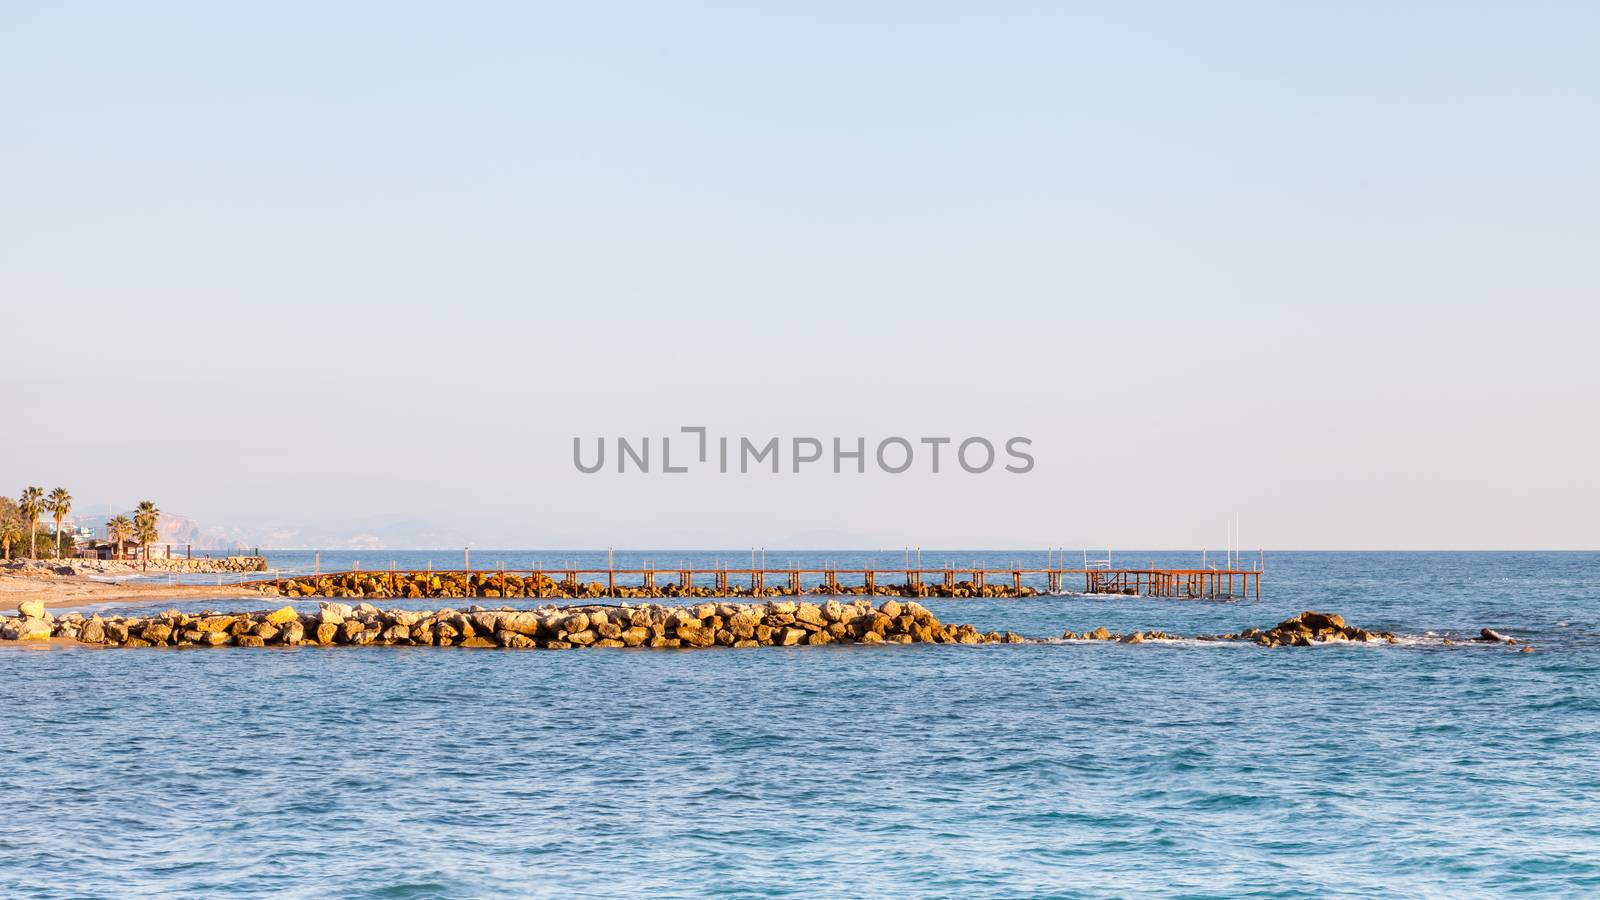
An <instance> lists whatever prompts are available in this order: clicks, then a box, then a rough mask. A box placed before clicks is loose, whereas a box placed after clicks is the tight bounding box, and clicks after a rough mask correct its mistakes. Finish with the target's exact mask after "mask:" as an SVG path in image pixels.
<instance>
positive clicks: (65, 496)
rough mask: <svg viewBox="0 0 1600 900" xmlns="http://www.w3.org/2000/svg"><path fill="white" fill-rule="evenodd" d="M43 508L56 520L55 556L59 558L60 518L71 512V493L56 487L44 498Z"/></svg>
mask: <svg viewBox="0 0 1600 900" xmlns="http://www.w3.org/2000/svg"><path fill="white" fill-rule="evenodd" d="M44 508H45V509H47V510H49V511H50V515H51V516H52V517H54V518H55V520H56V558H57V559H60V558H61V520H62V519H65V518H66V517H67V514H68V513H70V512H72V495H71V494H69V493H67V489H66V488H64V487H58V488H56V489H55V490H53V491H51V492H50V496H48V497H46V498H45V499H44Z"/></svg>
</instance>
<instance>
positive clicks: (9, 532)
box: [0, 486, 161, 562]
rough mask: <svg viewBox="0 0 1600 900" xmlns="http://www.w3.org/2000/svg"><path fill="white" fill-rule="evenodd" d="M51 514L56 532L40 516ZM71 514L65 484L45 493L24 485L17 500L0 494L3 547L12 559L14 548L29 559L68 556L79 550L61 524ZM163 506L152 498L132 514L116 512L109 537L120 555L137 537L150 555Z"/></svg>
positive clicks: (108, 525)
mask: <svg viewBox="0 0 1600 900" xmlns="http://www.w3.org/2000/svg"><path fill="white" fill-rule="evenodd" d="M45 514H48V515H49V516H50V517H51V518H52V519H53V520H54V521H55V526H56V527H55V533H54V534H48V533H45V532H44V529H43V526H41V525H40V523H39V520H40V517H41V516H43V515H45ZM71 514H72V494H70V493H68V492H67V489H66V488H64V487H58V488H56V489H55V490H53V491H51V492H50V493H48V494H47V493H45V491H44V488H41V487H32V486H30V487H25V488H23V489H22V493H21V494H20V495H19V496H18V497H17V499H16V500H12V499H11V498H10V497H0V549H3V551H4V554H5V560H6V561H7V562H9V561H10V560H11V559H12V554H13V552H15V553H16V554H17V555H18V556H22V553H23V551H24V549H25V550H26V551H27V556H26V558H27V559H46V558H52V557H53V558H55V559H65V558H66V557H68V556H71V555H73V554H74V553H76V552H77V544H76V541H75V540H74V539H73V536H72V535H69V534H67V533H66V530H65V529H64V528H62V522H63V521H64V520H65V519H66V518H67V516H69V515H71ZM160 523H161V510H159V509H157V508H156V505H155V503H154V502H152V501H150V500H143V501H140V503H139V507H138V509H136V510H134V513H133V518H132V519H129V518H128V517H127V516H125V515H119V516H113V517H112V518H110V519H108V520H107V521H106V537H107V539H108V540H110V541H112V542H113V543H115V544H116V545H117V559H123V558H124V556H125V554H124V552H123V548H124V546H125V545H126V544H127V543H128V542H129V541H138V542H139V548H140V550H141V552H142V553H143V554H144V559H145V560H146V561H149V559H150V545H151V544H154V543H155V542H156V541H157V540H159V539H160V534H159V530H158V527H157V526H159V525H160Z"/></svg>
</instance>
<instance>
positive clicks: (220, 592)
mask: <svg viewBox="0 0 1600 900" xmlns="http://www.w3.org/2000/svg"><path fill="white" fill-rule="evenodd" d="M260 596H261V593H260V592H259V591H254V590H250V589H247V588H241V587H237V586H234V585H211V584H126V583H124V584H117V583H112V582H105V581H95V580H93V579H91V578H88V577H86V576H82V575H34V574H26V575H24V574H18V573H10V572H7V573H0V604H3V605H4V606H6V607H14V606H16V605H17V604H18V603H22V602H25V601H29V600H37V601H39V602H40V603H43V604H44V606H45V608H46V609H64V608H68V607H78V606H102V605H111V604H118V603H144V602H151V601H156V600H167V599H181V600H198V599H210V598H213V597H216V598H222V597H260Z"/></svg>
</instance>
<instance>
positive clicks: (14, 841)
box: [0, 551, 1600, 897]
mask: <svg viewBox="0 0 1600 900" xmlns="http://www.w3.org/2000/svg"><path fill="white" fill-rule="evenodd" d="M649 555H650V556H651V557H652V558H654V559H655V561H656V565H657V566H658V567H659V568H662V569H669V568H671V567H673V566H675V565H676V564H677V560H678V559H679V558H680V557H682V558H685V559H687V560H688V561H689V562H691V563H695V564H708V563H709V562H710V561H711V560H713V559H716V560H727V561H728V562H730V563H731V564H734V565H739V564H741V563H747V562H748V554H747V553H745V554H740V553H738V552H735V551H729V552H727V553H722V554H715V555H687V554H680V553H677V552H672V553H660V554H649ZM365 556H371V559H365V558H363V559H362V563H363V567H364V568H386V567H387V565H388V563H389V561H390V559H394V560H395V561H396V563H397V564H398V565H399V566H400V567H402V568H405V567H408V566H413V565H415V566H417V567H420V566H421V565H422V564H423V563H424V562H425V561H426V560H427V559H433V560H434V562H435V564H436V565H438V566H441V567H442V566H445V565H454V566H459V565H460V562H459V554H451V553H447V552H443V551H436V552H431V553H425V554H416V555H407V554H392V553H388V552H384V553H376V554H354V555H348V556H339V555H337V554H328V553H324V554H322V556H321V565H322V567H323V569H324V570H326V569H329V568H337V567H343V565H344V564H347V563H348V562H353V561H354V560H355V558H356V557H365ZM379 557H382V558H381V559H380V558H379ZM824 557H826V558H828V559H831V560H835V561H837V562H838V563H839V564H840V565H845V566H847V565H851V564H853V563H854V562H857V561H859V560H858V559H856V558H855V555H853V554H845V553H828V554H815V555H813V554H806V555H801V554H769V555H768V564H769V565H771V566H776V565H777V564H778V563H779V562H781V561H782V559H788V558H799V559H801V560H802V561H804V562H815V561H816V560H819V559H821V558H824ZM1118 557H1119V558H1118V560H1117V562H1118V563H1119V564H1135V563H1143V562H1148V561H1150V560H1151V559H1153V560H1154V561H1155V562H1157V563H1158V564H1178V563H1190V562H1197V561H1198V554H1151V553H1130V554H1118ZM565 558H578V559H579V560H580V562H581V563H582V564H584V565H587V564H589V563H591V562H593V561H596V560H601V559H603V558H604V555H603V554H593V553H591V554H587V555H582V556H580V555H579V554H574V553H548V554H533V553H528V552H521V553H517V552H510V551H506V552H499V553H496V552H493V551H481V552H480V551H475V552H474V555H473V563H474V565H475V566H489V567H492V566H494V565H495V563H496V561H500V562H503V563H505V564H506V565H507V566H514V567H522V568H525V567H527V566H530V565H532V564H533V563H534V561H535V560H536V559H537V560H541V561H542V562H543V564H544V566H545V567H546V568H547V569H549V568H554V567H556V566H557V565H558V562H557V561H558V560H561V559H565ZM638 558H639V557H638V556H630V555H622V554H619V555H618V557H617V560H618V565H619V566H620V565H631V564H633V562H634V561H635V560H637V559H638ZM900 558H901V557H900V554H899V553H898V552H892V553H885V554H878V555H875V559H876V562H877V564H878V565H880V566H883V567H885V568H887V567H889V566H892V565H896V564H898V563H899V561H900ZM945 558H956V559H959V560H961V561H962V562H964V563H969V562H970V561H971V560H972V559H974V558H976V559H979V560H980V561H986V562H988V563H989V564H991V565H994V564H1005V563H1006V562H1007V561H1009V560H1013V559H1016V560H1022V561H1023V562H1024V563H1025V564H1028V565H1038V564H1040V563H1042V562H1043V553H1041V552H1037V551H1034V552H1023V551H1016V552H1005V553H988V554H979V553H974V552H971V551H961V552H940V553H929V552H927V551H925V552H924V564H925V565H929V564H931V563H932V562H933V561H935V560H941V559H945ZM309 559H310V554H304V555H303V556H301V555H296V554H274V555H273V558H272V564H273V565H274V566H280V567H283V568H286V569H295V568H297V567H302V568H303V567H306V566H309ZM1070 561H1071V558H1070V557H1069V562H1070ZM1266 562H1267V574H1266V579H1265V582H1264V594H1263V598H1262V600H1261V601H1259V602H1256V601H1254V600H1249V601H1235V602H1227V603H1215V602H1197V601H1187V600H1163V599H1142V598H1128V597H1116V598H1104V597H1100V598H1092V597H1083V596H1070V595H1069V596H1056V597H1040V598H1032V599H1027V600H999V599H986V600H950V601H937V600H934V601H930V602H928V604H927V605H928V606H929V607H930V608H932V609H933V610H934V612H935V613H936V614H938V615H939V616H940V617H941V618H943V619H945V620H946V621H960V622H972V623H974V624H976V625H978V626H979V627H980V628H984V629H986V630H987V629H991V628H994V629H1011V630H1015V631H1019V632H1022V633H1024V634H1027V635H1030V636H1050V635H1059V634H1060V633H1061V631H1062V630H1063V629H1066V628H1072V629H1073V630H1077V631H1081V630H1085V629H1088V628H1092V627H1094V626H1097V625H1105V626H1106V627H1107V628H1109V629H1111V630H1113V631H1129V630H1134V629H1152V628H1159V629H1162V630H1166V631H1172V632H1180V633H1184V634H1195V633H1215V632H1222V631H1233V630H1237V629H1238V628H1241V627H1244V626H1248V625H1269V624H1272V623H1274V622H1277V621H1279V620H1281V619H1283V618H1285V617H1286V616H1288V615H1291V614H1293V613H1294V612H1297V611H1299V610H1302V609H1319V610H1332V611H1337V612H1341V613H1343V614H1344V615H1345V616H1346V618H1347V619H1349V620H1350V621H1351V622H1353V623H1355V624H1359V625H1361V626H1363V627H1368V628H1373V629H1381V630H1390V631H1394V632H1397V633H1399V634H1402V635H1405V636H1407V639H1406V640H1404V641H1403V642H1402V643H1400V644H1397V645H1377V646H1348V645H1346V646H1339V645H1335V646H1328V647H1319V648H1311V649H1277V650H1267V649H1262V648H1257V647H1253V646H1239V645H1216V644H1204V643H1194V642H1178V643H1173V644H1144V645H1138V646H1128V645H1120V644H1100V643H1053V644H1028V645H985V646H909V647H898V646H897V647H859V646H829V647H819V648H788V649H775V648H774V649H763V650H752V651H733V650H714V651H700V652H659V651H658V652H651V651H583V652H577V651H572V652H559V653H551V652H506V651H464V650H459V649H430V648H359V649H358V648H341V649H288V648H279V649H260V650H245V649H233V650H228V651H206V650H164V651H163V650H148V651H105V650H95V649H91V648H75V647H68V648H48V649H45V648H40V649H19V648H15V647H10V648H6V649H4V650H0V677H3V679H4V682H3V683H4V684H5V686H6V687H7V694H8V698H7V699H8V702H6V703H5V704H3V705H0V761H3V762H0V798H3V800H0V803H3V807H0V809H3V811H0V862H3V866H0V894H3V895H4V896H39V897H84V896H106V897H127V896H158V895H159V896H169V895H187V896H229V895H250V894H267V895H295V896H326V897H360V896H371V897H413V896H415V897H424V896H447V897H476V896H491V895H503V894H533V895H547V896H570V895H591V896H610V895H618V894H629V893H649V894H652V895H661V896H703V895H712V894H715V895H736V896H814V895H830V896H849V897H872V896H939V897H948V896H953V895H960V896H963V897H1017V896H1088V897H1094V896H1126V895H1130V894H1139V895H1171V896H1179V895H1181V896H1240V895H1258V896H1319V897H1320V896H1334V895H1355V896H1374V895H1382V896H1452V897H1453V896H1466V895H1498V894H1511V893H1526V894H1550V895H1567V896H1584V895H1589V896H1592V895H1595V894H1597V893H1600V596H1597V594H1600V588H1597V585H1600V554H1595V553H1278V554H1269V555H1268V557H1267V561H1266ZM1069 584H1070V582H1069ZM171 605H172V604H170V603H163V604H161V606H162V607H167V606H171ZM180 605H183V606H188V607H193V608H199V607H201V606H207V607H211V608H215V609H225V608H260V607H262V606H265V605H266V604H265V603H263V602H259V601H257V602H252V601H251V600H249V599H246V600H244V601H239V600H216V601H212V602H209V603H190V604H180ZM1485 626H1488V627H1492V628H1495V629H1497V630H1500V631H1503V632H1506V633H1508V634H1511V635H1513V636H1515V637H1517V638H1519V639H1520V640H1524V641H1526V642H1528V643H1531V644H1532V645H1533V646H1534V647H1536V648H1537V652H1534V653H1518V652H1515V651H1514V650H1510V649H1507V648H1503V647H1499V646H1487V645H1465V646H1464V645H1460V644H1456V645H1454V646H1446V645H1445V644H1444V643H1443V640H1442V639H1443V638H1445V637H1470V636H1471V635H1474V634H1476V633H1477V630H1478V629H1479V628H1481V627H1485Z"/></svg>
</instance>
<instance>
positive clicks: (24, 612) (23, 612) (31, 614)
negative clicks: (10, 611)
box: [17, 600, 44, 619]
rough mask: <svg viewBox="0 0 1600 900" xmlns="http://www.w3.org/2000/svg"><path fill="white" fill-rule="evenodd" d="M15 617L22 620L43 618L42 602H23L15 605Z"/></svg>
mask: <svg viewBox="0 0 1600 900" xmlns="http://www.w3.org/2000/svg"><path fill="white" fill-rule="evenodd" d="M17 616H18V617H19V618H23V619H42V618H44V601H42V600H24V601H22V602H21V603H18V604H17Z"/></svg>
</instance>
